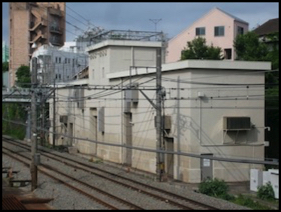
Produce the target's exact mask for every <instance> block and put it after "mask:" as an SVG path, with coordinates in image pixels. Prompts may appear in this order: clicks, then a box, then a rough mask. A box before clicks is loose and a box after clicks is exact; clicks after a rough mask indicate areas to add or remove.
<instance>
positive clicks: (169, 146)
mask: <svg viewBox="0 0 281 212" xmlns="http://www.w3.org/2000/svg"><path fill="white" fill-rule="evenodd" d="M165 141H166V143H165V149H166V150H167V151H172V152H173V151H174V138H169V137H166V138H165ZM165 172H166V173H167V176H168V177H171V178H174V154H165Z"/></svg>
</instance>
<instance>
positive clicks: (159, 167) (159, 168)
mask: <svg viewBox="0 0 281 212" xmlns="http://www.w3.org/2000/svg"><path fill="white" fill-rule="evenodd" d="M161 51H162V49H161V47H160V48H157V49H156V149H157V150H163V116H162V108H161V107H162V73H161V71H162V69H161ZM156 163H157V164H156V173H157V177H158V181H160V182H161V181H162V178H163V175H164V171H165V167H164V153H162V152H161V153H160V152H157V158H156Z"/></svg>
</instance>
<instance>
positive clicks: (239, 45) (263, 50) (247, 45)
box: [234, 31, 269, 61]
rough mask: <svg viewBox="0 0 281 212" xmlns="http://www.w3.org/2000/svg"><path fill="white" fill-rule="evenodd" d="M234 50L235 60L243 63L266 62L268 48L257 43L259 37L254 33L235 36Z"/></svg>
mask: <svg viewBox="0 0 281 212" xmlns="http://www.w3.org/2000/svg"><path fill="white" fill-rule="evenodd" d="M234 48H235V51H236V54H237V58H236V59H237V60H245V61H268V56H267V55H268V52H269V51H268V48H267V46H266V45H265V44H264V43H262V42H260V41H259V37H258V35H257V34H256V33H254V32H252V31H251V32H248V33H246V34H243V35H237V37H236V39H235V40H234Z"/></svg>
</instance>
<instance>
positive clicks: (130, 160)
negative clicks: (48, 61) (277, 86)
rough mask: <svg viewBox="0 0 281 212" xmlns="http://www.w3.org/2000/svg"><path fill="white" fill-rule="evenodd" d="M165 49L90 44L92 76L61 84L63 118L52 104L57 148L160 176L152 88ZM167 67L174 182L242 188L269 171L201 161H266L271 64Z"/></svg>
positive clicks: (168, 163) (169, 160)
mask: <svg viewBox="0 0 281 212" xmlns="http://www.w3.org/2000/svg"><path fill="white" fill-rule="evenodd" d="M161 47H162V43H161V42H156V41H155V42H149V41H132V40H110V39H109V40H104V41H101V42H100V43H96V44H95V45H93V46H90V47H89V48H88V52H89V58H90V60H89V78H88V79H80V80H76V81H74V82H72V83H66V84H64V85H63V84H61V85H60V86H59V88H58V89H57V91H56V94H57V102H58V103H57V104H56V117H53V115H52V114H53V108H52V105H53V104H52V99H50V100H49V103H50V120H53V118H55V119H56V126H57V127H56V133H57V136H56V140H55V143H56V145H68V146H75V147H77V149H78V150H79V152H80V153H84V154H88V155H91V156H93V157H98V158H101V159H102V160H106V161H112V162H115V163H120V164H126V165H127V166H131V167H133V168H136V169H139V170H144V171H147V172H151V173H156V166H157V159H156V158H157V154H156V153H155V152H153V151H155V150H158V144H157V136H156V128H155V116H156V110H155V108H154V106H153V104H155V102H156V97H155V95H156V91H155V90H153V88H154V89H155V87H156V81H155V77H156V62H157V59H156V58H157V57H156V49H157V48H161ZM161 69H162V86H163V91H164V90H165V92H163V94H165V95H164V96H163V100H164V103H163V105H164V106H163V108H164V109H163V115H164V117H165V124H164V125H163V128H164V131H165V132H164V141H163V148H164V149H165V150H166V151H170V152H174V153H175V154H165V156H164V157H165V159H164V160H165V165H164V166H165V173H166V174H167V176H169V177H171V178H172V179H177V180H182V181H184V182H190V183H198V182H201V181H202V180H203V179H205V178H206V177H211V178H214V177H218V178H220V179H223V180H225V181H227V182H239V181H247V180H249V179H250V176H249V175H250V174H249V173H250V169H251V168H259V169H262V167H263V166H262V165H255V164H247V163H239V162H225V161H217V160H212V159H210V158H200V157H199V156H202V157H203V156H205V157H214V158H215V157H218V158H225V159H228V158H232V159H241V160H247V159H248V160H251V159H252V160H264V131H265V126H264V98H258V97H263V96H264V85H263V84H264V73H263V71H266V70H270V62H245V61H231V60H224V61H211V60H184V61H180V62H174V63H168V64H162V67H161ZM131 86H133V87H134V88H137V90H130V89H129V88H130V87H131ZM140 90H142V92H141V91H140ZM143 93H144V94H145V95H143ZM51 123H53V122H52V121H51ZM52 129H53V128H52V126H51V128H50V138H52V133H51V132H52ZM50 142H51V143H52V140H51V139H50ZM177 153H179V155H178V154H177ZM184 154H185V155H184ZM188 155H189V156H188Z"/></svg>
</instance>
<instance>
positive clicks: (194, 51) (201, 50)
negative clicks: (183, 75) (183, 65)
mask: <svg viewBox="0 0 281 212" xmlns="http://www.w3.org/2000/svg"><path fill="white" fill-rule="evenodd" d="M186 59H205V60H221V59H222V57H221V48H220V47H214V46H213V45H211V46H207V45H206V39H205V38H202V37H198V38H195V39H194V40H192V41H191V42H190V41H188V42H187V47H185V48H184V49H183V50H182V52H181V60H186Z"/></svg>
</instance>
